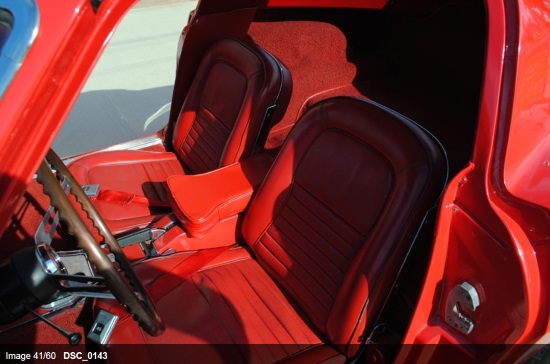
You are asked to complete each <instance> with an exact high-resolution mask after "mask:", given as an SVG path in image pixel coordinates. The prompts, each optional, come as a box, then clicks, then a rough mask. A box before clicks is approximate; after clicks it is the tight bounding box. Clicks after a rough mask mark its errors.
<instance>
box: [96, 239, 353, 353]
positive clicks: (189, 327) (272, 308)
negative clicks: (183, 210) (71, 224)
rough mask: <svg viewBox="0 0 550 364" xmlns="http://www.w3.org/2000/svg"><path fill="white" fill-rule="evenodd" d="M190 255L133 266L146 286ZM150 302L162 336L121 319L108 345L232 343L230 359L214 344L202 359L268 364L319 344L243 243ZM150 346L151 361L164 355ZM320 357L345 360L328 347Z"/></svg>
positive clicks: (165, 258) (161, 349)
mask: <svg viewBox="0 0 550 364" xmlns="http://www.w3.org/2000/svg"><path fill="white" fill-rule="evenodd" d="M192 254H194V253H192V252H191V253H178V254H174V255H171V256H166V257H160V258H156V259H154V260H153V261H149V262H147V263H143V264H138V265H136V266H135V269H136V272H137V274H138V276H139V277H140V279H141V280H142V281H144V282H145V283H146V284H158V282H159V280H161V279H162V277H164V275H165V274H172V272H171V271H172V269H173V268H174V267H175V266H176V265H177V264H179V263H181V262H182V261H185V260H186V259H187V258H189V257H190V256H191V255H192ZM112 302H113V301H104V302H103V307H102V308H103V309H106V308H108V306H107V305H108V304H112ZM106 304H107V305H106ZM155 306H156V308H157V310H158V311H159V313H160V315H161V316H162V318H163V320H164V322H165V323H166V331H165V332H164V333H163V334H162V335H161V336H158V337H150V336H147V335H141V334H140V332H139V330H138V329H137V326H136V324H135V323H134V322H133V320H132V319H131V318H130V317H125V318H123V319H122V321H123V322H122V324H121V325H117V328H116V329H115V331H114V332H113V336H112V340H111V343H136V342H141V341H142V340H143V342H144V343H148V344H216V345H222V346H223V345H226V344H233V345H234V344H237V345H236V346H235V349H236V350H235V352H234V353H233V355H235V356H236V357H232V358H231V360H230V358H228V357H224V358H223V360H216V355H217V353H216V350H217V349H216V348H214V347H213V348H212V352H210V353H208V352H202V353H201V354H202V355H207V356H208V355H212V357H208V359H206V358H203V359H202V360H203V361H205V362H209V363H210V362H247V363H250V362H254V363H273V362H275V361H277V360H281V359H284V358H287V357H289V356H292V355H296V354H298V353H300V352H302V351H306V350H307V349H311V348H312V347H316V346H318V345H321V344H322V343H321V339H320V338H319V337H318V336H317V335H316V334H315V333H314V332H313V331H312V330H311V329H310V328H309V325H308V324H307V323H306V322H304V321H303V319H302V318H301V317H300V315H299V314H298V313H297V312H296V310H295V307H294V306H293V304H292V303H291V302H290V301H289V300H288V298H287V297H286V296H285V295H284V294H283V292H282V291H281V290H280V289H279V288H278V287H277V285H276V284H275V283H274V282H273V280H272V279H271V278H270V277H269V275H267V274H266V273H265V271H264V270H263V269H262V268H261V267H260V265H259V264H258V263H257V262H256V261H255V260H254V259H253V258H252V257H251V256H250V254H249V252H248V251H247V250H246V249H245V248H242V247H237V248H233V249H231V250H229V251H226V252H224V253H222V254H221V255H220V256H218V257H217V258H215V259H214V260H213V261H212V262H210V263H208V264H207V265H206V266H205V267H204V268H202V269H201V270H200V271H199V272H197V273H195V274H193V275H192V276H191V277H190V278H189V279H187V280H185V281H183V282H182V283H181V284H180V285H178V286H177V287H175V288H173V289H172V290H171V291H170V292H168V293H166V294H165V295H163V296H162V297H161V298H160V299H158V300H157V301H156V302H155ZM239 344H243V345H242V346H240V345H239ZM244 344H246V345H244ZM251 344H253V345H251ZM191 348H193V346H191ZM156 349H158V350H156ZM150 350H153V351H155V353H154V357H155V358H156V359H159V358H162V357H163V355H166V352H165V351H164V349H163V348H162V347H158V346H150ZM321 355H322V356H325V357H334V356H340V362H342V361H343V359H344V358H343V357H342V356H341V355H339V354H338V353H337V352H336V351H335V350H334V349H330V348H329V349H328V350H325V351H324V352H323V353H322V354H321ZM165 359H168V358H165ZM185 359H186V361H187V360H189V358H188V357H186V358H185ZM160 361H161V362H164V360H160Z"/></svg>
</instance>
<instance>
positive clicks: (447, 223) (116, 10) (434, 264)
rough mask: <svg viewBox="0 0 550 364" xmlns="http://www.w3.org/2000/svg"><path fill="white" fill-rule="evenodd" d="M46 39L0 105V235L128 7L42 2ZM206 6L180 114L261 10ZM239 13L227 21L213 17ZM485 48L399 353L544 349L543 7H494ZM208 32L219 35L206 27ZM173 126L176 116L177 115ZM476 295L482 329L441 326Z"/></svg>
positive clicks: (549, 290) (480, 357) (548, 278)
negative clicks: (205, 66) (219, 53)
mask: <svg viewBox="0 0 550 364" xmlns="http://www.w3.org/2000/svg"><path fill="white" fill-rule="evenodd" d="M37 3H38V7H39V13H40V24H39V28H38V34H37V37H36V39H35V41H34V42H33V44H32V46H31V47H30V49H29V51H28V53H27V55H26V57H25V59H24V61H23V63H22V66H21V68H20V69H19V71H18V73H17V74H16V76H15V77H14V79H13V80H12V82H11V84H10V86H9V88H8V89H7V90H6V92H5V93H4V95H3V97H2V99H1V100H0V115H2V122H1V123H0V145H1V146H2V147H1V149H0V232H1V231H2V230H3V229H4V228H5V227H6V226H7V224H8V223H9V221H10V219H11V216H12V214H13V210H14V206H15V204H16V202H17V201H18V199H19V198H20V197H21V196H22V195H23V193H24V192H25V189H26V186H27V184H28V182H29V181H30V180H31V178H32V176H33V174H34V173H35V172H36V170H37V168H38V165H39V163H40V162H41V160H42V158H43V157H44V155H45V154H46V152H47V150H48V148H49V147H50V145H51V144H52V143H53V141H54V138H55V136H56V134H57V133H58V131H59V130H60V128H61V126H62V123H63V121H64V120H65V118H66V116H67V115H68V113H69V111H70V109H71V107H72V105H73V104H74V102H75V101H76V98H77V97H78V92H79V91H80V89H81V88H82V86H83V84H84V82H85V80H86V79H87V77H88V75H89V73H90V72H91V69H92V66H93V65H94V64H95V63H96V62H97V60H98V58H99V54H100V53H101V51H102V49H103V48H104V47H105V45H106V43H107V41H108V39H109V37H110V35H111V34H112V32H113V30H114V28H115V27H116V24H117V23H118V22H119V21H120V19H121V18H122V16H123V15H124V14H125V13H126V12H127V11H128V9H129V8H130V7H131V6H132V5H133V3H134V1H133V0H122V1H117V0H105V1H103V2H102V3H101V5H100V6H99V9H98V11H97V13H95V11H94V9H93V7H92V5H91V4H90V3H89V2H88V1H85V0H77V1H72V4H71V5H70V6H67V4H66V3H62V2H59V1H52V0H37ZM245 3H246V2H244V1H243V2H234V3H231V4H227V3H225V2H220V1H210V2H208V1H206V0H203V1H202V2H201V3H200V4H199V7H198V10H197V13H196V15H195V20H196V19H198V18H200V19H202V20H204V21H201V22H198V23H197V22H196V21H195V23H193V22H192V23H191V24H190V25H191V27H190V29H189V30H188V32H187V33H186V39H185V43H184V46H183V54H184V55H185V57H187V59H188V60H189V61H185V60H183V61H181V62H180V72H179V73H178V78H177V79H176V84H179V85H182V86H184V87H183V91H182V90H180V91H177V92H175V93H174V99H173V103H172V104H173V105H176V107H174V108H173V110H179V108H177V105H178V104H181V102H183V97H184V96H185V91H184V90H185V87H188V86H189V84H190V82H191V80H192V75H193V73H194V69H196V67H197V61H196V59H197V57H193V55H196V54H200V53H202V52H203V51H204V49H205V47H207V46H208V44H209V43H210V42H211V40H212V39H215V38H217V37H219V36H220V34H223V35H230V36H240V35H242V34H246V31H247V29H248V24H249V23H250V21H251V19H252V17H253V16H254V12H255V9H254V8H246V7H245V6H244V5H245ZM386 3H387V1H384V0H372V1H354V0H350V1H347V2H345V4H342V2H341V1H329V0H326V1H318V2H316V1H307V0H302V1H298V2H296V1H287V0H271V1H268V2H267V6H269V7H290V6H299V7H309V6H311V7H317V6H321V7H350V8H354V7H357V8H359V7H369V8H372V9H380V8H383V7H384V6H385V5H386ZM228 7H232V8H234V9H238V10H236V11H234V12H233V15H232V16H231V17H224V20H223V21H224V23H223V25H224V26H223V27H221V26H220V23H218V18H217V15H216V13H218V12H220V11H226V10H228V9H227V8H228ZM486 9H487V14H488V24H489V27H488V39H487V47H486V63H485V71H484V79H483V84H482V94H481V100H480V111H479V120H478V124H477V135H476V140H475V150H474V153H473V156H472V159H471V163H470V164H469V166H467V167H466V168H465V169H464V170H462V171H461V172H460V173H458V174H457V175H455V176H452V180H451V181H450V183H449V185H448V187H447V189H446V191H445V193H444V196H443V199H442V203H441V206H440V210H439V216H438V222H437V229H436V236H435V240H434V245H433V251H432V254H431V261H430V264H429V267H428V271H427V275H426V277H425V281H424V285H423V289H422V291H421V294H420V299H419V302H418V305H417V307H416V310H415V313H414V315H413V318H412V321H411V323H410V325H409V327H408V330H407V332H406V335H405V338H404V343H405V344H446V343H449V344H534V343H548V342H549V341H550V334H549V333H550V320H549V318H550V212H549V209H550V140H549V135H550V20H549V19H550V7H549V6H548V3H547V2H545V1H534V0H520V1H517V2H515V1H511V0H506V1H498V0H487V2H486ZM213 28H217V29H219V31H217V32H216V31H214V32H213V31H212V29H213ZM175 117H177V111H173V112H172V115H171V119H174V118H175ZM463 281H468V282H470V283H471V284H472V285H474V287H476V289H477V290H478V292H480V296H481V304H480V308H479V310H478V311H476V312H474V313H473V314H474V316H473V317H472V318H473V320H474V321H475V322H476V328H475V331H473V332H472V333H471V334H470V335H463V334H461V333H460V332H458V331H456V330H454V329H453V328H452V327H450V326H449V325H448V324H447V323H446V322H445V317H444V316H445V315H444V313H445V304H446V303H445V302H446V298H447V295H448V293H449V291H450V290H451V289H452V288H453V287H454V286H455V285H457V284H460V283H461V282H463ZM445 350H447V351H446V352H445V354H442V353H441V352H440V351H438V350H437V349H434V348H433V347H431V346H421V347H420V349H418V348H415V347H413V346H403V348H402V349H401V351H400V353H399V355H398V357H397V361H398V362H417V361H418V360H422V361H423V362H424V361H430V360H431V361H433V362H438V361H439V360H441V358H442V355H449V351H448V350H452V352H453V354H452V355H456V356H455V357H456V358H462V359H467V360H474V361H479V362H483V361H485V360H489V359H496V358H498V360H499V361H502V362H506V361H516V360H519V359H521V358H525V356H526V355H528V354H529V353H530V349H528V348H526V347H522V346H506V347H498V346H491V347H488V348H487V349H486V350H477V349H475V348H474V347H471V346H467V345H460V346H459V345H457V346H454V347H453V348H452V349H449V348H445Z"/></svg>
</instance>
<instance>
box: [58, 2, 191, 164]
mask: <svg viewBox="0 0 550 364" xmlns="http://www.w3.org/2000/svg"><path fill="white" fill-rule="evenodd" d="M196 5H197V1H195V0H193V1H190V0H142V1H140V2H139V3H138V4H137V5H136V6H135V7H134V8H133V9H131V10H130V12H129V13H128V14H127V15H126V16H125V18H124V19H123V20H122V22H121V23H120V24H119V26H118V28H117V30H116V31H115V33H114V34H113V37H112V38H111V41H110V42H109V44H108V46H107V47H106V49H105V51H104V53H103V55H102V56H101V58H100V60H99V62H98V63H97V65H96V67H95V68H94V70H93V72H92V74H91V76H90V78H89V79H88V81H87V83H86V85H85V86H84V88H83V90H82V92H81V94H80V96H79V98H78V100H77V102H76V103H75V105H74V107H73V109H72V111H71V113H70V115H69V116H68V117H67V120H66V121H65V124H64V125H63V128H62V129H61V131H60V132H59V134H58V136H57V138H56V140H55V142H54V149H55V150H56V151H57V153H58V154H59V155H60V156H70V155H74V154H77V153H81V152H85V151H89V150H94V149H98V148H103V147H106V146H110V145H113V144H117V143H121V142H125V141H128V140H132V139H136V138H139V137H142V136H146V135H149V134H151V133H154V132H156V131H157V130H159V129H161V128H162V127H163V126H164V125H165V124H166V121H167V120H168V110H169V106H170V105H169V103H170V99H171V95H172V89H173V83H174V77H175V69H176V54H177V45H178V41H179V37H180V34H181V30H182V29H183V27H184V26H185V24H186V23H187V18H188V14H189V12H190V11H191V10H193V9H194V8H195V7H196Z"/></svg>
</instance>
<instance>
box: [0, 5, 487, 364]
mask: <svg viewBox="0 0 550 364" xmlns="http://www.w3.org/2000/svg"><path fill="white" fill-rule="evenodd" d="M212 3H216V4H217V3H218V2H212ZM212 3H208V2H206V1H204V2H202V3H201V4H203V5H201V6H204V8H202V9H198V15H197V14H195V17H197V16H198V19H199V20H200V21H198V22H196V23H194V24H193V23H191V25H192V26H191V27H190V28H189V29H188V30H187V29H186V30H185V31H186V32H187V33H186V34H184V35H185V42H184V44H183V49H182V50H181V52H182V56H181V58H180V59H179V63H178V69H177V75H176V79H175V85H174V86H175V88H174V95H173V99H172V109H171V116H170V121H169V124H168V125H167V127H166V129H165V130H163V131H161V132H160V135H161V136H162V137H163V138H164V139H163V140H164V144H162V145H156V146H152V147H147V148H144V149H142V150H138V151H135V150H132V151H130V150H127V151H96V152H92V153H87V154H85V155H83V156H80V157H77V158H71V161H70V162H69V163H68V165H67V166H65V164H64V163H63V161H62V160H61V159H60V158H59V157H58V156H57V155H56V154H55V152H53V151H50V152H49V153H48V155H47V157H46V160H45V162H44V163H43V164H42V166H41V167H40V170H39V171H38V172H37V177H36V179H33V181H31V183H30V184H29V186H28V189H27V192H26V193H25V196H24V198H22V199H21V201H20V202H19V205H18V206H19V207H18V209H17V211H16V213H15V214H14V216H13V218H12V222H11V224H10V226H9V227H8V229H7V230H6V231H5V232H4V234H3V236H2V237H1V240H2V242H1V243H2V245H3V250H2V252H1V254H2V256H1V257H0V258H2V260H3V261H4V263H2V265H0V272H1V273H0V274H1V275H2V276H3V277H10V279H9V280H8V279H4V280H3V281H10V282H11V283H9V284H7V283H4V284H2V285H0V311H1V312H0V342H1V343H22V342H29V343H51V344H57V343H66V342H67V339H68V340H69V342H71V337H70V335H64V334H60V333H59V330H57V329H55V328H52V326H51V325H49V324H48V323H46V322H44V320H43V319H37V318H36V315H40V316H45V317H46V318H47V319H51V321H52V322H53V323H54V325H56V326H58V327H61V328H63V329H64V330H65V331H66V332H69V333H74V334H77V336H78V337H79V338H78V339H76V338H75V337H74V336H73V337H72V339H73V340H75V342H76V341H78V342H80V343H86V345H90V346H95V345H102V347H107V348H108V347H109V345H111V346H116V344H166V343H171V344H232V345H233V346H222V347H219V346H218V347H216V346H212V347H211V348H206V347H204V346H200V350H195V351H194V352H189V353H188V355H189V357H190V358H195V359H197V360H198V359H200V360H204V361H207V362H223V361H224V360H227V355H230V357H231V358H232V362H233V361H235V362H258V363H263V362H266V363H267V362H276V361H288V362H293V361H296V362H298V361H300V362H321V361H327V362H328V361H334V362H346V361H349V360H352V359H354V358H357V357H358V356H362V358H366V357H367V355H368V357H369V358H370V360H374V359H372V358H382V359H383V360H384V361H391V358H392V355H394V354H395V351H394V346H393V345H398V344H399V343H400V342H401V339H402V337H403V335H404V332H405V330H406V328H407V324H408V322H409V320H410V317H411V315H412V312H413V310H414V308H415V303H416V299H417V297H418V294H419V292H420V288H421V285H422V282H423V278H424V275H425V271H426V267H427V262H428V259H429V258H430V253H431V244H432V241H433V235H434V226H435V221H436V219H437V208H438V203H439V202H440V200H439V199H440V197H441V194H442V192H443V191H444V188H445V185H446V183H447V181H448V179H449V178H452V177H453V176H454V175H456V174H457V173H458V172H459V171H460V170H461V169H463V168H464V167H465V166H466V164H467V163H468V161H469V160H470V157H471V154H472V148H473V142H474V137H475V134H476V121H477V118H478V113H479V100H480V90H481V82H482V75H483V71H484V69H483V66H484V57H485V49H486V26H487V24H486V14H485V7H484V4H483V2H480V1H475V0H471V1H461V2H455V1H451V0H446V1H433V0H425V1H417V2H414V3H411V2H407V1H393V2H391V3H389V4H388V5H386V6H385V7H384V8H383V9H356V8H352V7H350V8H325V9H321V8H286V7H258V8H256V7H253V8H248V7H244V6H243V7H241V8H234V9H225V10H224V9H221V8H216V7H215V6H214V5H212ZM208 6H211V8H209V7H208ZM218 6H219V7H223V6H224V5H220V4H218ZM195 20H196V19H195ZM191 22H193V20H191ZM219 24H223V25H225V27H221V26H218V25H219ZM215 25H216V26H218V27H217V28H215V27H214V26H215ZM213 29H218V30H213ZM51 170H53V171H54V172H51ZM29 270H33V271H36V272H38V273H37V274H38V275H39V276H40V277H42V278H41V280H39V282H38V283H36V280H35V281H33V282H31V281H30V280H29V279H28V277H27V275H28V273H25V272H28V271H29ZM134 291H135V292H134ZM251 344H259V345H258V346H254V345H251ZM262 344H265V345H267V349H266V347H265V346H262ZM365 344H372V345H365ZM377 344H380V345H378V346H377ZM105 345H106V346H105ZM365 347H368V349H365ZM367 351H368V354H367V353H366V352H367ZM110 354H111V355H110V360H111V361H116V360H117V359H120V360H128V355H129V353H128V351H125V352H117V350H114V349H113V350H112V351H111V352H110ZM131 354H132V355H135V356H136V358H137V357H139V358H141V359H144V358H147V359H148V360H150V361H159V360H161V361H162V360H163V359H164V360H169V359H170V357H171V356H172V355H174V353H173V352H171V351H170V350H166V349H164V348H163V347H162V346H161V345H149V346H148V349H143V350H142V349H138V348H133V350H132V353H131Z"/></svg>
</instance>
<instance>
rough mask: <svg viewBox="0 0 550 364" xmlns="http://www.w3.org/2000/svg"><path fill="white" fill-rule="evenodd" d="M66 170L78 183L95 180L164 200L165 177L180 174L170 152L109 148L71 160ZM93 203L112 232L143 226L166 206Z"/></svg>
mask: <svg viewBox="0 0 550 364" xmlns="http://www.w3.org/2000/svg"><path fill="white" fill-rule="evenodd" d="M69 169H70V171H71V172H72V173H73V174H74V176H75V178H76V179H77V181H79V182H80V183H81V184H99V185H100V189H101V190H113V191H124V192H127V193H131V194H135V195H138V196H145V197H147V198H150V199H153V200H160V201H166V202H167V201H168V195H167V185H166V180H167V179H168V177H169V176H172V175H176V174H184V173H185V172H184V169H183V167H182V165H181V163H180V162H179V161H178V159H177V157H176V155H175V154H174V153H169V152H166V153H162V152H160V153H158V152H143V151H110V152H104V153H95V154H91V155H89V156H86V157H83V158H80V159H77V160H75V161H74V162H72V163H71V164H70V165H69ZM94 205H95V206H96V208H97V210H98V211H99V213H100V214H101V216H102V217H103V218H104V219H105V222H106V223H107V225H108V226H109V228H110V229H111V230H112V231H113V232H115V233H116V232H118V231H125V230H129V229H131V228H134V227H143V226H145V225H147V224H149V223H151V222H152V221H153V220H154V219H155V216H156V214H158V213H161V212H166V210H167V209H166V208H158V207H154V206H146V205H142V204H127V205H122V204H120V203H115V202H106V201H102V200H95V201H94Z"/></svg>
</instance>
